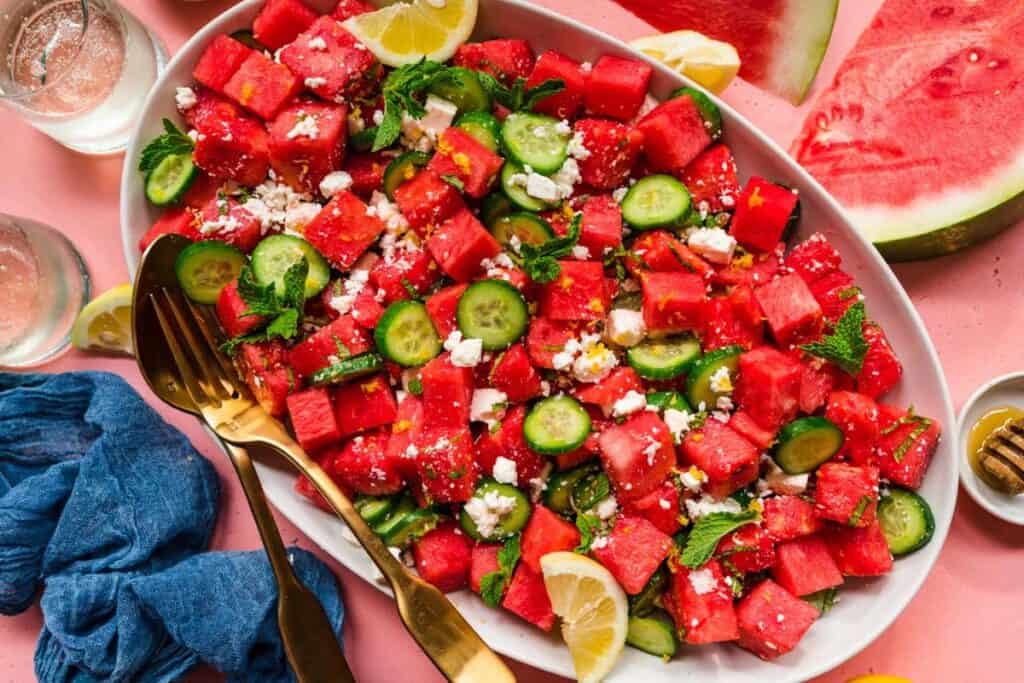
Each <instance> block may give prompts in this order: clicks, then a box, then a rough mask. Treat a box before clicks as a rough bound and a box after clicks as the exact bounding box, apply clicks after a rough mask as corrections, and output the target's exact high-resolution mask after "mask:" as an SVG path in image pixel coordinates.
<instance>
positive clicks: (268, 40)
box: [252, 0, 318, 50]
mask: <svg viewBox="0 0 1024 683" xmlns="http://www.w3.org/2000/svg"><path fill="white" fill-rule="evenodd" d="M317 16H318V15H317V13H316V12H314V11H313V10H311V9H310V8H309V7H307V6H306V5H305V4H303V3H302V2H301V0H267V2H266V4H264V5H263V7H262V8H261V9H260V12H259V14H257V15H256V18H255V19H253V22H252V33H253V37H254V38H255V39H256V40H258V41H259V43H260V44H261V45H266V46H267V47H268V48H270V49H271V50H276V49H278V48H279V47H281V46H283V45H286V44H288V43H290V42H292V41H293V40H295V38H296V37H297V36H298V35H299V34H300V33H302V32H303V31H305V30H306V29H307V28H309V27H310V25H311V24H312V23H313V22H314V21H316V18H317Z"/></svg>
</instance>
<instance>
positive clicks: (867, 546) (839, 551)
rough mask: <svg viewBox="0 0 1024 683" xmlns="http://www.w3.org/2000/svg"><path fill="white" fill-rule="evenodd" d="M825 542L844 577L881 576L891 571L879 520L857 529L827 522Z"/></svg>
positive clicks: (886, 546)
mask: <svg viewBox="0 0 1024 683" xmlns="http://www.w3.org/2000/svg"><path fill="white" fill-rule="evenodd" d="M825 542H826V543H827V544H828V549H829V552H831V553H832V559H833V560H835V562H836V566H838V567H839V571H840V572H842V573H843V576H881V575H883V574H888V573H889V572H890V571H892V562H893V560H892V553H891V552H890V551H889V543H888V542H887V541H886V540H885V534H884V533H882V527H881V526H879V524H878V520H875V521H874V522H872V523H871V524H870V525H868V526H866V527H860V528H857V527H842V526H838V525H829V527H828V528H827V529H826V531H825Z"/></svg>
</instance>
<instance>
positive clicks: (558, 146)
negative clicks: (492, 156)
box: [501, 111, 572, 175]
mask: <svg viewBox="0 0 1024 683" xmlns="http://www.w3.org/2000/svg"><path fill="white" fill-rule="evenodd" d="M571 137H572V131H571V130H566V129H565V128H564V126H562V125H561V122H560V121H559V120H558V119H555V118H552V117H550V116H544V115H543V114H532V113H530V112H525V111H517V112H513V113H511V114H509V115H508V116H507V117H505V121H504V122H503V123H502V124H501V144H502V147H503V148H504V149H505V151H506V152H507V153H508V156H509V157H511V158H512V159H513V160H514V161H516V162H517V163H519V164H522V165H523V166H529V167H530V168H532V169H533V170H534V171H536V172H537V173H541V174H543V175H549V174H551V173H554V172H556V171H557V170H558V169H560V168H561V167H562V164H564V163H565V160H566V159H568V158H569V138H571Z"/></svg>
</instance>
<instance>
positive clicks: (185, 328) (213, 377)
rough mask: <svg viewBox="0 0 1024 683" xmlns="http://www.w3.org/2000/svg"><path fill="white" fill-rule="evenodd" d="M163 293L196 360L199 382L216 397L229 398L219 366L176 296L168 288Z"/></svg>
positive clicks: (228, 391)
mask: <svg viewBox="0 0 1024 683" xmlns="http://www.w3.org/2000/svg"><path fill="white" fill-rule="evenodd" d="M162 291H163V295H164V298H165V299H167V305H168V307H169V308H170V309H171V313H172V315H173V316H174V319H175V321H176V322H177V323H178V330H179V331H181V333H182V334H183V335H184V336H185V342H186V343H187V345H188V352H189V355H191V356H192V358H193V359H194V360H195V361H196V365H197V366H198V370H199V377H198V379H199V383H200V384H202V385H205V386H207V387H208V388H209V389H210V390H211V391H212V393H213V394H214V395H215V398H216V399H227V398H231V393H232V390H231V389H230V388H229V386H230V385H228V384H227V383H226V382H225V381H224V379H223V377H222V376H221V372H220V367H219V366H218V365H217V364H216V363H214V362H212V361H211V360H210V353H209V349H207V348H206V345H205V344H204V343H203V342H200V341H199V339H198V338H197V337H196V335H195V332H194V331H193V324H192V323H190V322H189V316H186V315H185V314H184V313H183V312H182V310H181V306H179V305H178V302H177V300H176V297H175V295H174V294H172V293H171V292H170V291H169V290H167V289H164V290H162Z"/></svg>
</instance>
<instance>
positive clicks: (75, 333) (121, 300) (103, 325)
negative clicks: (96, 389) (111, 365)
mask: <svg viewBox="0 0 1024 683" xmlns="http://www.w3.org/2000/svg"><path fill="white" fill-rule="evenodd" d="M71 343H72V344H74V346H75V348H77V349H82V350H83V351H110V352H115V353H125V354H129V355H131V353H132V286H131V285H121V286H120V287H114V288H113V289H108V290H107V291H105V292H103V294H100V295H99V296H98V297H96V298H95V299H93V300H92V301H90V302H89V303H88V304H87V305H86V307H85V308H83V309H82V312H81V313H79V314H78V318H77V319H76V320H75V325H74V327H72V328H71Z"/></svg>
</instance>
